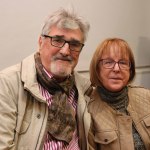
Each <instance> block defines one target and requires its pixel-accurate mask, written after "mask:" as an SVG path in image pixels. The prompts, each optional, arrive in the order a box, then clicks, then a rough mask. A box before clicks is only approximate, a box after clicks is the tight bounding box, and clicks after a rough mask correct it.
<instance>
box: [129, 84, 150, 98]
mask: <svg viewBox="0 0 150 150" xmlns="http://www.w3.org/2000/svg"><path fill="white" fill-rule="evenodd" d="M128 90H129V92H130V93H134V94H137V95H145V94H146V95H149V96H150V89H148V88H145V87H143V86H139V85H128Z"/></svg>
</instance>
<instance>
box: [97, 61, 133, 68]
mask: <svg viewBox="0 0 150 150" xmlns="http://www.w3.org/2000/svg"><path fill="white" fill-rule="evenodd" d="M106 60H110V61H112V62H113V64H112V66H111V67H106V66H104V61H106ZM121 61H122V62H123V61H124V62H127V63H128V65H126V67H122V65H120V62H121ZM99 62H102V66H103V67H104V68H106V69H113V68H114V67H115V65H116V64H118V66H119V68H120V69H121V70H126V69H130V68H131V63H130V61H128V60H123V59H120V60H119V61H115V60H113V59H100V60H99Z"/></svg>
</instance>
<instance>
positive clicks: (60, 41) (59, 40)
mask: <svg viewBox="0 0 150 150" xmlns="http://www.w3.org/2000/svg"><path fill="white" fill-rule="evenodd" d="M53 42H57V43H63V42H64V40H63V39H57V38H55V39H53Z"/></svg>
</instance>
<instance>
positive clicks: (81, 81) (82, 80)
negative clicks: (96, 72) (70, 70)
mask: <svg viewBox="0 0 150 150" xmlns="http://www.w3.org/2000/svg"><path fill="white" fill-rule="evenodd" d="M74 75H75V83H76V85H77V86H80V87H82V89H83V90H87V89H88V88H89V87H90V85H91V82H90V79H89V78H88V77H86V76H84V75H83V74H81V73H79V72H77V71H74Z"/></svg>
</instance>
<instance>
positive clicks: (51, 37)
mask: <svg viewBox="0 0 150 150" xmlns="http://www.w3.org/2000/svg"><path fill="white" fill-rule="evenodd" d="M41 36H43V37H45V38H50V39H51V42H50V43H51V45H52V46H54V47H58V48H62V47H63V46H64V45H65V44H66V43H68V45H69V49H70V50H71V51H75V52H81V50H82V48H83V47H84V44H83V43H80V42H77V44H81V47H80V49H79V50H73V49H71V48H70V43H71V42H72V43H73V41H67V40H65V39H63V38H61V40H63V41H64V43H63V45H62V46H57V45H54V44H53V43H52V42H53V38H57V36H49V35H45V34H42V35H41Z"/></svg>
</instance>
